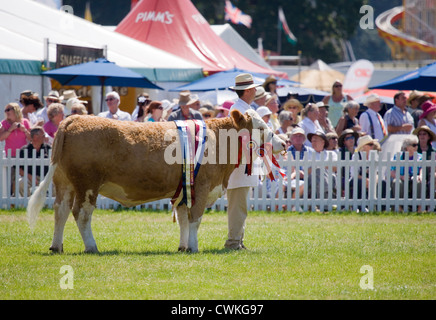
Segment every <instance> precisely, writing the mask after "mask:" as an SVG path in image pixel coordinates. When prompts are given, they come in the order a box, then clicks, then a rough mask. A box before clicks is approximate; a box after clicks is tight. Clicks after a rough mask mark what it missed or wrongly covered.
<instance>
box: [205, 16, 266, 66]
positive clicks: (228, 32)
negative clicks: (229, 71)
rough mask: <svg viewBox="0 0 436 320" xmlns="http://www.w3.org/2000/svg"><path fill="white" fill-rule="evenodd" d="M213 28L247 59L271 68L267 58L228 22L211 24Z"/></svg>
mask: <svg viewBox="0 0 436 320" xmlns="http://www.w3.org/2000/svg"><path fill="white" fill-rule="evenodd" d="M210 27H211V28H212V30H213V31H214V32H215V33H216V34H217V35H218V36H219V37H220V38H221V39H223V40H224V41H225V42H226V43H227V44H228V45H229V46H231V47H232V48H233V49H235V50H236V51H238V52H239V53H240V54H242V55H243V56H244V57H246V58H247V59H250V60H251V61H253V62H255V63H257V64H258V65H260V66H262V67H265V68H271V66H270V65H269V64H268V63H266V61H265V59H263V58H262V57H261V56H260V55H259V54H258V53H257V52H256V51H254V49H253V48H252V47H251V46H250V45H249V44H248V42H247V41H245V39H244V38H242V37H241V35H240V34H239V33H238V32H236V30H235V29H233V27H232V26H231V25H230V24H228V23H226V24H221V25H211V26H210Z"/></svg>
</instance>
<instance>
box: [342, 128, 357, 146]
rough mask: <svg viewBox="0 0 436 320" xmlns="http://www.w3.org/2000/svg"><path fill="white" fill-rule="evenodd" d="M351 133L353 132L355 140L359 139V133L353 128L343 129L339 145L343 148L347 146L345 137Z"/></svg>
mask: <svg viewBox="0 0 436 320" xmlns="http://www.w3.org/2000/svg"><path fill="white" fill-rule="evenodd" d="M349 134H352V135H353V136H354V142H356V141H357V139H359V134H358V133H357V132H356V131H354V130H353V129H345V130H344V131H342V133H341V136H340V137H339V139H338V146H339V147H341V148H343V147H344V146H345V143H344V142H345V137H346V136H347V135H349Z"/></svg>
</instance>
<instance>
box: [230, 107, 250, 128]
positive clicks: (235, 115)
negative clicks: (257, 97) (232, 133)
mask: <svg viewBox="0 0 436 320" xmlns="http://www.w3.org/2000/svg"><path fill="white" fill-rule="evenodd" d="M230 117H231V118H232V120H233V123H234V124H235V127H236V128H237V129H239V128H245V123H246V122H247V120H246V119H245V117H244V115H243V114H242V113H241V112H239V110H236V109H234V110H232V111H230Z"/></svg>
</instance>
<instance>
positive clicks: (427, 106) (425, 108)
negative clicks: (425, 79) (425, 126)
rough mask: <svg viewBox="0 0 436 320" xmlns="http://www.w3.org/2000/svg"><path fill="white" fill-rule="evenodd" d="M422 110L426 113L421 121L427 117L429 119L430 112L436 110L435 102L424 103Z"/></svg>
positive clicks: (421, 117)
mask: <svg viewBox="0 0 436 320" xmlns="http://www.w3.org/2000/svg"><path fill="white" fill-rule="evenodd" d="M421 109H422V111H424V112H423V113H422V114H421V115H420V116H419V119H424V118H425V117H427V115H428V114H429V113H430V112H433V111H435V110H436V104H434V103H433V102H431V101H430V100H427V101H426V102H424V103H423V104H422V105H421Z"/></svg>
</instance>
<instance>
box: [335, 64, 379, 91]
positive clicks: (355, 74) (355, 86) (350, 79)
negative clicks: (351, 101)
mask: <svg viewBox="0 0 436 320" xmlns="http://www.w3.org/2000/svg"><path fill="white" fill-rule="evenodd" d="M373 72H374V65H373V64H372V62H371V61H368V60H365V59H361V60H357V61H356V62H354V63H353V64H352V65H351V66H350V68H349V69H348V71H347V74H346V75H345V80H344V87H343V88H342V90H343V91H344V93H347V94H349V95H350V96H352V97H353V98H354V97H357V96H360V95H362V94H364V92H365V90H366V89H367V88H368V84H369V82H370V81H371V77H372V73H373Z"/></svg>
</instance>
